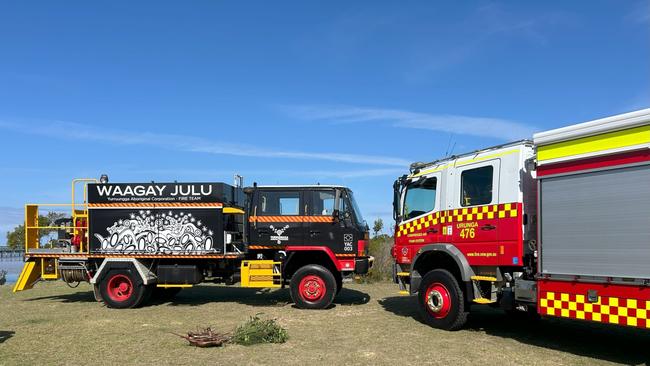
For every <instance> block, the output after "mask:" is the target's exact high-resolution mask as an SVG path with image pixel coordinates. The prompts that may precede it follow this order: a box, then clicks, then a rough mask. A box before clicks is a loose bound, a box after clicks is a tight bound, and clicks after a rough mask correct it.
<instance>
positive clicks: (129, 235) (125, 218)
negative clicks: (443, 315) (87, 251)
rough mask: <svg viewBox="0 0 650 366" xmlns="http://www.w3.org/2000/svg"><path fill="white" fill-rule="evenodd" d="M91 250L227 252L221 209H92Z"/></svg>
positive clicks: (155, 252) (134, 252)
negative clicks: (224, 244)
mask: <svg viewBox="0 0 650 366" xmlns="http://www.w3.org/2000/svg"><path fill="white" fill-rule="evenodd" d="M89 237H90V240H91V249H92V250H93V251H94V252H101V253H119V254H137V253H143V254H209V253H222V252H223V231H222V229H221V213H220V210H219V209H144V208H142V209H138V208H134V209H104V210H91V215H90V235H89Z"/></svg>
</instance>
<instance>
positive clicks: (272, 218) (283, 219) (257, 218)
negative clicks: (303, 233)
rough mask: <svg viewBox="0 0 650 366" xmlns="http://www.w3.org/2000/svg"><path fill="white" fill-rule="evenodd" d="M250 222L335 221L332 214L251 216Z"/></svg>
mask: <svg viewBox="0 0 650 366" xmlns="http://www.w3.org/2000/svg"><path fill="white" fill-rule="evenodd" d="M248 221H249V222H255V221H257V222H334V218H333V217H332V216H251V217H249V218H248Z"/></svg>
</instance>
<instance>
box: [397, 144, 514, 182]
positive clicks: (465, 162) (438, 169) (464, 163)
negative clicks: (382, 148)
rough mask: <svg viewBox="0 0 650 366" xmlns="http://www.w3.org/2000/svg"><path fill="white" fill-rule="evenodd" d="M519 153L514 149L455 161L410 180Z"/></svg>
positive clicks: (422, 172) (415, 175) (419, 174)
mask: <svg viewBox="0 0 650 366" xmlns="http://www.w3.org/2000/svg"><path fill="white" fill-rule="evenodd" d="M519 151H520V149H512V150H507V151H503V152H500V153H496V154H490V155H485V156H481V157H479V158H475V159H468V160H463V161H455V162H453V163H449V164H445V165H442V166H439V167H436V168H432V169H427V170H423V171H421V172H419V173H417V174H412V175H410V176H409V178H413V177H419V176H421V175H426V174H430V173H435V172H439V171H442V170H445V169H448V168H450V167H459V166H464V165H468V164H472V163H478V162H481V161H485V160H490V159H496V158H500V157H502V156H506V155H510V154H516V153H518V152H519Z"/></svg>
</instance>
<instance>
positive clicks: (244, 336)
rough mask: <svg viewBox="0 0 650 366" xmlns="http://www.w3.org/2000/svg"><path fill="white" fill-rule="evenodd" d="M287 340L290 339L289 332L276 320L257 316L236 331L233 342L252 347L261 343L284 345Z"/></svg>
mask: <svg viewBox="0 0 650 366" xmlns="http://www.w3.org/2000/svg"><path fill="white" fill-rule="evenodd" d="M287 339H289V334H288V333H287V330H286V329H284V328H282V327H281V326H280V325H279V324H278V323H277V322H276V320H275V319H261V318H260V317H259V314H257V315H255V316H252V317H251V318H250V319H249V320H248V321H247V322H246V323H244V324H242V325H240V326H239V327H237V329H235V333H234V334H233V336H232V339H231V341H232V342H233V343H237V344H241V345H244V346H250V345H252V344H259V343H284V342H286V341H287Z"/></svg>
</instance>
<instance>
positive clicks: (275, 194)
mask: <svg viewBox="0 0 650 366" xmlns="http://www.w3.org/2000/svg"><path fill="white" fill-rule="evenodd" d="M259 195H260V198H259V204H258V207H257V209H258V211H257V214H258V215H260V216H278V215H299V214H300V192H284V191H267V192H260V193H259Z"/></svg>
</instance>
